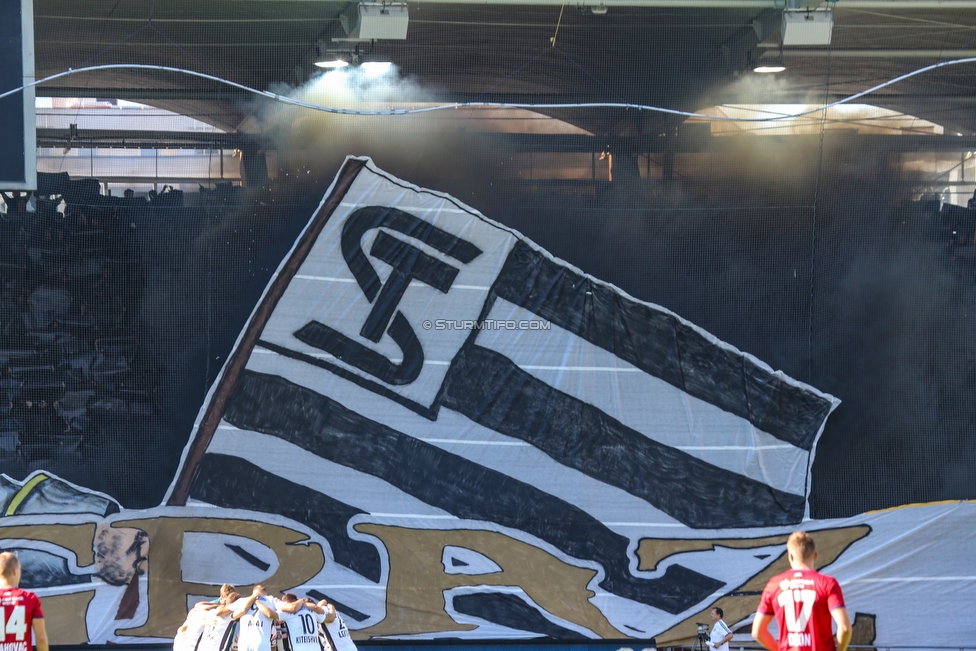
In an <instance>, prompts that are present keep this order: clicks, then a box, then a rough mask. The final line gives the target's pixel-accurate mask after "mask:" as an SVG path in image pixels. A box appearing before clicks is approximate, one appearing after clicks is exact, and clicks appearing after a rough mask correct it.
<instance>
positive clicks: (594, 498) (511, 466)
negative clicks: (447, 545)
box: [247, 355, 678, 537]
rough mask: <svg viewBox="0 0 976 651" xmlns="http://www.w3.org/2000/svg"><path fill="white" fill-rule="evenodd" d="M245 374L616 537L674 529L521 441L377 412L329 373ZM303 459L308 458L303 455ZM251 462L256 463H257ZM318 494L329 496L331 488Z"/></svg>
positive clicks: (360, 392) (467, 424)
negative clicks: (305, 394)
mask: <svg viewBox="0 0 976 651" xmlns="http://www.w3.org/2000/svg"><path fill="white" fill-rule="evenodd" d="M247 368H248V370H251V371H255V372H258V373H268V374H274V375H279V376H281V377H283V378H285V379H287V380H289V381H290V382H294V383H295V384H300V385H302V386H305V387H308V388H310V389H312V390H313V391H320V392H321V391H323V390H325V388H326V387H327V388H328V389H327V391H325V393H326V394H327V395H328V396H329V397H330V398H331V399H333V400H335V401H337V402H338V403H340V404H342V405H344V406H345V407H347V408H349V409H351V410H352V411H354V412H357V413H359V414H361V415H363V416H365V417H367V418H369V419H371V420H374V421H376V422H378V423H381V424H383V425H385V426H387V427H389V428H391V429H394V430H396V431H398V432H401V433H403V434H407V435H409V436H412V437H414V438H416V439H419V440H421V441H425V442H428V443H430V444H432V445H436V446H437V447H439V448H441V449H443V450H445V451H447V452H450V453H451V454H456V455H457V456H459V457H463V458H465V459H467V460H469V461H471V462H473V463H477V464H479V465H482V466H485V467H488V468H491V469H492V470H494V471H496V472H499V473H502V474H505V475H508V476H509V477H512V478H513V479H517V480H519V481H521V482H523V483H525V484H528V485H530V486H533V487H535V488H538V489H539V490H542V491H545V492H546V493H549V494H550V495H553V496H554V497H557V498H559V499H561V500H563V501H565V502H568V503H570V504H573V505H574V506H576V507H578V508H580V509H582V510H583V511H585V512H587V513H588V514H590V515H591V516H593V517H594V518H596V519H598V520H600V521H601V522H605V523H613V524H612V525H611V524H608V525H607V526H608V527H610V528H611V529H614V530H617V533H620V534H621V535H624V536H627V537H634V536H636V535H637V533H635V531H634V528H635V527H636V526H642V525H647V526H657V525H662V524H663V525H669V526H670V525H676V524H678V522H677V520H675V519H674V518H672V517H671V516H669V515H667V514H666V513H663V512H662V511H660V510H659V509H657V508H655V507H653V506H651V505H650V504H648V503H647V502H645V501H643V500H642V499H640V498H638V497H635V496H633V495H631V494H629V493H627V492H626V491H623V490H620V489H619V488H616V487H613V486H609V485H607V484H604V483H603V482H600V481H597V480H596V479H593V478H592V477H589V476H587V475H584V474H582V473H580V472H578V471H576V470H573V469H572V468H568V467H566V466H564V465H562V464H560V463H557V462H556V461H554V460H553V459H552V458H551V457H549V456H548V455H546V454H544V453H543V452H541V451H540V450H538V449H537V448H535V447H533V446H531V445H529V444H527V443H525V442H524V441H519V440H517V439H513V438H511V437H508V436H505V435H503V434H499V433H498V432H495V431H494V430H491V429H488V428H486V427H483V426H481V425H479V424H478V423H475V422H473V421H471V420H469V419H468V418H466V417H464V416H462V415H461V414H458V413H456V412H454V411H451V410H449V409H441V410H440V413H439V414H438V416H437V420H436V421H434V422H431V421H430V420H428V419H426V418H424V417H422V416H419V415H417V414H415V413H414V412H412V411H410V410H409V409H407V408H405V407H403V406H401V405H399V404H397V403H395V402H392V401H386V402H385V404H384V406H383V408H382V409H377V408H376V400H377V396H376V394H375V393H373V392H371V391H369V390H367V389H363V388H362V387H360V386H358V385H356V384H354V383H352V382H348V381H346V380H343V379H342V378H340V377H338V376H336V375H333V374H332V373H330V372H329V371H326V370H323V369H320V368H317V367H314V366H311V365H309V364H305V363H303V362H301V361H298V360H293V359H289V358H287V357H282V356H279V355H253V356H252V357H251V358H250V359H249V360H248V362H247ZM252 449H253V448H252ZM304 454H306V455H308V456H311V455H310V454H309V453H307V452H306V453H304ZM262 458H263V453H262ZM251 461H252V463H257V464H259V465H261V463H262V462H261V460H253V459H252V460H251ZM326 481H328V480H326ZM356 481H359V480H356ZM374 481H378V480H374ZM321 492H323V493H326V494H328V495H333V496H334V493H333V492H332V489H331V488H329V489H328V490H324V489H323V490H322V491H321ZM367 510H369V509H367ZM380 510H383V511H389V510H390V507H389V505H386V506H384V507H383V508H381V509H380Z"/></svg>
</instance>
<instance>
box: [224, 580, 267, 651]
mask: <svg viewBox="0 0 976 651" xmlns="http://www.w3.org/2000/svg"><path fill="white" fill-rule="evenodd" d="M231 608H232V609H233V610H234V614H233V615H231V617H233V618H234V619H236V620H237V621H238V623H239V624H240V630H239V631H238V634H237V649H238V651H271V624H272V622H273V621H274V620H275V619H277V618H278V613H277V612H276V611H275V608H274V602H272V601H271V598H270V597H268V593H267V592H266V591H265V589H264V586H263V585H256V586H254V591H253V592H251V596H250V597H248V598H247V599H244V598H241V599H238V600H237V601H236V602H234V603H233V604H231Z"/></svg>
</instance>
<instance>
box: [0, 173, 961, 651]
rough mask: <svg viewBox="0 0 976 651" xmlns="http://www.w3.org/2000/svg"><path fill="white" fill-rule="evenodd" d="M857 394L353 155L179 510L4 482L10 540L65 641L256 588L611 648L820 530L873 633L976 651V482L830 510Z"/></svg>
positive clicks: (239, 350) (693, 608) (186, 484)
mask: <svg viewBox="0 0 976 651" xmlns="http://www.w3.org/2000/svg"><path fill="white" fill-rule="evenodd" d="M836 404H837V401H836V400H835V399H833V398H832V397H830V396H827V395H824V394H822V393H820V392H818V391H817V390H815V389H813V388H811V387H808V386H805V385H803V384H801V383H799V382H796V381H794V380H792V379H790V378H788V377H786V376H784V375H783V374H781V373H777V372H774V371H773V370H772V369H770V368H768V367H767V366H766V365H765V364H763V363H762V362H760V361H759V360H757V359H755V358H753V357H751V356H749V355H747V354H744V353H742V352H740V351H738V350H736V349H735V348H733V347H731V346H729V345H727V344H725V343H723V342H721V341H718V340H717V339H715V338H714V337H712V336H711V335H709V334H708V333H707V332H704V331H702V330H701V329H700V328H697V327H695V326H694V325H692V324H691V323H688V322H687V321H685V320H683V319H681V318H680V317H679V316H677V315H675V314H673V313H671V312H669V311H668V310H666V309H663V308H661V307H657V306H654V305H649V304H646V303H642V302H640V301H637V300H634V299H632V298H631V297H628V296H627V295H625V294H624V293H623V292H621V291H619V290H617V289H615V288H614V287H612V286H610V285H607V284H605V283H602V282H599V281H597V280H595V279H593V278H590V277H588V276H586V275H585V274H583V273H582V272H580V271H579V270H577V269H574V268H572V267H571V266H569V265H567V264H565V263H563V262H561V261H559V260H556V259H554V258H553V257H552V256H550V255H549V254H547V253H546V252H545V251H542V250H541V249H539V248H538V247H536V246H535V245H533V244H532V243H531V242H529V241H527V240H526V239H525V238H523V237H521V236H520V235H518V234H517V233H515V232H513V231H511V230H509V229H507V228H505V227H503V226H501V225H499V224H496V223H494V222H492V221H490V220H488V219H486V218H485V217H483V216H481V215H479V214H478V213H476V212H475V211H473V210H471V209H470V208H468V207H466V206H464V205H462V204H460V203H459V202H457V201H456V200H454V199H452V198H451V197H449V196H446V195H443V194H440V193H437V192H431V191H429V190H424V189H421V188H418V187H415V186H413V185H410V184H409V183H406V182H404V181H401V180H399V179H397V178H394V177H392V176H390V175H388V174H385V173H383V172H381V171H380V170H378V169H377V168H376V167H375V166H374V165H373V164H372V163H371V162H370V161H369V160H366V159H358V158H350V159H348V160H347V161H346V163H345V165H344V166H343V169H342V170H341V171H340V173H339V175H338V177H337V178H336V181H335V182H334V183H333V186H332V188H331V189H330V191H329V192H328V194H327V195H326V197H325V198H324V199H323V201H322V203H321V205H320V206H319V209H318V210H317V212H316V213H315V214H314V215H313V217H312V219H311V220H310V222H309V224H308V226H307V227H306V229H305V230H304V232H303V233H302V234H301V236H300V237H299V238H298V240H297V241H296V243H295V245H294V247H293V249H292V250H291V252H290V253H289V254H288V255H287V256H286V258H285V260H284V261H283V262H282V263H281V265H280V267H279V268H278V270H277V272H276V274H275V275H274V277H273V278H272V281H271V282H270V284H269V285H268V287H267V288H266V290H265V293H264V295H263V296H262V298H261V299H260V301H259V302H258V305H257V307H256V308H255V310H254V312H253V313H252V315H251V318H250V319H249V321H248V323H247V325H246V327H245V329H244V331H243V332H242V333H241V334H240V336H239V337H238V340H237V342H236V345H235V347H234V350H233V352H232V354H231V356H230V358H229V359H228V360H227V362H226V364H225V366H224V368H223V369H222V371H221V373H220V375H219V377H218V378H217V381H216V382H215V383H214V385H213V387H212V388H211V390H210V393H209V395H208V396H207V399H206V401H205V402H204V405H203V408H202V409H201V412H200V414H199V416H198V419H197V422H196V424H195V426H194V430H193V432H192V435H191V438H190V441H189V443H188V445H187V447H186V449H185V450H184V453H183V458H182V462H181V465H180V469H179V472H178V474H177V476H176V477H175V479H174V481H173V484H172V485H171V486H170V489H169V492H168V495H167V497H166V503H165V504H163V505H160V506H158V507H155V508H151V509H143V510H133V509H125V508H122V507H121V505H119V504H118V503H117V502H115V501H114V500H113V499H112V498H111V497H109V496H107V495H102V494H99V493H96V492H93V491H91V490H89V489H86V488H84V487H81V486H76V485H74V484H71V483H70V482H68V481H65V480H64V479H61V478H60V477H58V476H57V475H56V474H54V473H52V472H48V471H41V470H38V471H36V472H34V473H31V474H30V475H28V476H27V477H24V478H22V479H11V478H7V477H5V476H0V514H2V515H0V548H3V549H5V550H8V549H13V550H16V551H17V552H18V554H19V557H20V559H21V562H22V563H23V566H24V577H25V581H26V584H27V585H28V587H31V588H33V589H36V590H37V592H38V593H39V594H40V596H41V598H42V600H43V604H44V606H43V607H44V613H45V615H46V617H45V619H46V620H47V621H48V622H49V624H48V632H49V634H50V636H51V640H52V642H53V643H55V644H72V645H78V644H86V643H98V644H104V643H109V642H113V643H123V644H132V643H133V642H156V643H159V642H167V641H169V640H172V638H173V635H174V634H175V633H176V630H177V627H179V626H180V624H181V623H182V622H183V620H184V618H185V617H186V609H187V607H188V606H189V605H191V604H192V603H193V602H194V601H198V600H201V599H210V598H212V597H213V596H215V595H217V593H218V590H219V588H220V585H221V584H222V583H225V582H226V583H232V584H235V585H237V586H238V588H240V589H241V590H242V591H244V592H247V591H249V590H250V587H249V586H250V585H253V584H254V583H259V582H260V583H263V584H264V585H265V586H266V587H267V589H268V590H269V592H271V593H272V594H280V593H282V592H283V591H291V592H295V593H298V594H301V595H310V596H313V597H315V598H322V597H327V598H328V599H329V600H330V601H331V602H332V603H334V604H335V605H336V607H337V609H338V610H339V611H340V612H341V613H342V615H343V617H344V619H345V621H346V623H347V624H348V626H349V628H350V629H351V630H352V635H353V637H354V638H356V639H358V640H365V639H391V638H392V639H400V640H417V641H419V644H425V643H426V641H428V640H431V639H435V638H453V639H455V640H456V641H457V646H456V647H454V648H458V647H461V646H463V645H464V644H465V643H467V642H468V641H470V640H475V639H481V640H491V639H499V640H500V639H506V638H507V639H517V640H525V641H530V640H532V639H535V638H549V639H552V640H558V641H563V642H566V643H567V644H566V645H564V646H563V647H562V648H563V649H565V648H568V647H569V646H570V644H572V645H573V646H575V643H576V642H577V641H581V640H590V641H594V645H595V646H594V648H599V649H600V651H615V650H616V649H619V648H620V646H617V644H619V643H617V642H613V643H611V642H608V641H614V640H624V639H626V638H630V639H627V641H626V642H625V643H624V644H622V645H621V646H627V647H634V648H641V647H640V646H638V645H639V644H640V640H645V639H647V638H650V637H655V638H656V639H657V643H658V645H660V646H673V645H677V644H685V645H689V644H691V643H693V642H694V640H695V635H696V626H695V623H696V622H707V621H708V619H707V618H708V612H709V610H710V609H711V608H712V607H713V606H719V607H721V608H723V609H724V611H725V620H726V622H728V624H729V625H730V626H731V627H732V628H733V630H735V631H737V636H736V638H735V642H737V643H738V642H742V643H746V642H751V639H750V637H749V635H748V630H749V628H748V627H749V622H750V618H751V616H752V614H753V613H754V612H755V610H756V607H757V605H758V601H759V594H760V591H761V590H762V588H763V587H764V585H765V583H766V582H767V581H768V580H769V579H770V578H771V577H773V576H775V575H776V574H778V573H779V572H782V571H785V570H786V569H787V567H788V560H787V558H786V550H785V543H786V539H787V537H788V535H789V533H790V532H791V531H793V530H795V529H804V530H807V531H810V532H811V533H812V534H813V535H814V539H815V540H816V543H817V550H818V553H819V557H818V561H819V566H820V567H821V568H824V567H825V568H826V570H827V571H828V572H830V573H831V574H833V575H834V576H836V577H837V578H838V580H839V581H840V582H841V585H842V586H843V589H844V595H845V600H846V605H847V607H848V611H849V612H850V613H851V615H852V618H853V619H854V641H855V643H857V644H861V645H872V646H873V647H875V648H880V647H903V646H906V645H915V646H928V647H946V648H949V647H951V648H964V647H967V646H972V639H973V626H972V618H971V617H967V616H966V613H965V612H963V611H964V607H962V608H963V609H962V610H960V608H961V606H960V604H969V603H973V602H974V601H976V555H973V554H972V553H971V552H970V551H969V550H970V549H971V548H972V547H973V546H976V502H946V503H933V504H925V505H912V506H904V507H898V508H893V509H889V510H886V511H880V512H870V513H862V514H857V515H853V516H851V517H848V518H843V519H835V520H813V519H810V518H809V515H808V513H807V498H808V494H809V490H810V466H811V463H812V457H813V455H814V452H815V450H816V448H817V444H818V438H819V435H820V433H821V430H822V428H823V426H824V422H825V420H826V418H827V417H828V415H829V414H830V412H831V410H832V409H833V408H834V407H835V406H836ZM601 640H602V642H601ZM607 646H610V647H612V648H610V649H607V648H606V647H607Z"/></svg>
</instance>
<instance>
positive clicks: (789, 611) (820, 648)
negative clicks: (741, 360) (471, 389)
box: [0, 531, 852, 651]
mask: <svg viewBox="0 0 976 651" xmlns="http://www.w3.org/2000/svg"><path fill="white" fill-rule="evenodd" d="M786 551H787V557H788V559H789V562H790V568H791V569H789V570H788V571H786V572H783V573H781V574H778V575H776V576H774V577H773V578H772V579H770V580H769V583H768V584H767V585H766V589H765V590H763V593H762V597H761V598H760V600H759V608H758V610H757V611H756V615H755V618H754V619H753V622H752V636H753V637H754V638H755V639H756V641H758V642H759V643H760V644H762V646H763V647H765V648H766V649H767V650H768V651H847V647H848V645H849V644H850V641H851V634H852V628H851V621H850V618H849V616H848V614H847V608H846V606H845V605H844V595H843V593H842V592H841V588H840V584H839V583H837V580H836V579H834V578H833V577H831V576H828V575H826V574H821V573H820V572H817V571H816V570H815V569H814V563H815V562H816V559H817V551H816V547H815V546H814V542H813V538H811V537H810V534H808V533H805V532H802V531H797V532H795V533H793V534H792V535H791V536H790V537H789V540H788V541H787V543H786ZM0 557H2V555H0ZM18 578H19V575H18ZM0 579H2V577H0ZM35 599H36V598H35ZM723 614H724V613H723V611H722V609H721V608H718V607H716V608H713V609H712V619H713V621H714V622H715V627H714V628H713V629H712V635H711V642H710V644H709V646H710V647H711V648H712V649H714V650H715V651H724V650H727V649H728V642H729V640H730V639H731V638H732V631H731V629H729V627H728V626H726V624H725V622H724V621H722V616H723ZM40 616H41V615H39V614H38V615H35V617H40ZM774 620H775V622H776V628H777V629H778V632H779V640H776V639H775V638H774V637H773V635H772V632H771V631H770V630H769V627H770V625H771V624H772V622H773V621H774ZM42 621H43V620H42ZM275 621H280V622H282V623H283V624H284V626H285V628H286V632H287V639H288V640H289V643H290V651H356V645H355V644H354V643H353V641H352V639H351V638H350V637H349V630H348V629H347V628H346V625H345V623H344V622H343V621H342V618H341V617H339V615H338V614H337V613H336V611H335V607H334V606H333V605H332V604H330V603H328V602H327V601H326V600H324V599H323V600H322V601H319V602H317V603H316V602H314V601H312V600H311V599H308V598H305V599H299V598H298V597H296V596H295V595H294V594H291V593H287V594H285V595H284V598H282V599H272V598H271V597H269V596H268V594H267V593H266V592H265V590H264V587H263V586H260V585H258V586H255V587H254V591H253V592H252V593H251V596H250V597H246V598H245V597H241V596H240V595H239V594H237V592H235V591H234V588H233V586H229V585H224V586H223V587H222V588H221V590H220V599H218V600H216V601H213V602H202V603H198V604H197V605H196V606H194V607H193V609H192V610H191V611H190V614H189V615H188V616H187V619H186V623H184V624H183V626H182V627H180V630H179V633H178V634H177V636H176V639H175V640H174V642H173V651H230V649H231V645H232V642H233V637H234V636H233V630H234V626H232V624H233V623H234V622H237V623H238V624H239V633H238V640H237V651H272V647H271V632H272V626H273V623H274V622H275ZM834 628H836V632H835V631H834ZM320 630H321V631H322V633H323V635H322V636H320V635H319V631H320ZM42 631H43V627H42ZM28 648H29V647H28ZM38 650H39V651H47V650H46V649H41V644H40V641H39V642H38ZM0 651H7V650H6V649H0ZM10 651H15V650H13V649H11V650H10ZM16 651H19V650H16ZM25 651H26V650H25ZM286 651H287V650H286Z"/></svg>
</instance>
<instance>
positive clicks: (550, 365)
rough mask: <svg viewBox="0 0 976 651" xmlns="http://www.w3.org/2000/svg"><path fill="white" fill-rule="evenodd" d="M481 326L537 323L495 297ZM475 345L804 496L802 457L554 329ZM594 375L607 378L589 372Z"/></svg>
mask: <svg viewBox="0 0 976 651" xmlns="http://www.w3.org/2000/svg"><path fill="white" fill-rule="evenodd" d="M488 319H490V320H494V321H515V322H520V321H521V322H529V321H539V320H540V317H539V316H538V315H536V314H533V313H532V312H530V311H529V310H526V309H524V308H521V307H519V306H517V305H514V304H512V303H510V302H508V301H506V300H504V299H501V298H499V299H496V301H495V303H494V305H493V306H492V309H491V311H490V313H489V315H488ZM475 343H476V344H477V345H478V346H482V347H484V348H489V349H491V350H494V351H495V352H498V353H501V354H502V355H505V356H506V357H507V358H509V359H510V360H512V361H513V362H514V363H515V364H516V365H518V366H519V367H520V368H522V369H523V370H525V371H526V372H528V373H529V374H531V375H532V376H533V377H535V378H537V379H539V380H541V381H542V382H545V383H546V384H548V385H549V386H551V387H553V388H555V389H557V390H559V391H561V392H563V393H566V394H568V395H570V396H572V397H573V398H576V399H577V400H581V401H582V402H585V403H587V404H590V405H593V406H594V407H597V408H598V409H600V410H602V411H603V412H604V413H606V414H608V415H610V416H611V417H613V418H614V419H616V420H618V421H619V422H621V423H623V424H624V425H626V426H627V427H630V428H631V429H634V430H636V431H638V432H640V433H641V434H643V435H644V436H647V437H648V438H650V439H653V440H655V441H657V442H659V443H663V444H664V445H668V446H671V447H674V448H677V449H680V450H684V451H685V452H687V453H689V454H691V455H692V456H694V457H697V458H699V459H701V460H702V461H705V462H707V463H710V464H712V465H715V466H718V467H719V468H724V469H725V470H729V471H731V472H735V473H738V474H740V475H745V476H746V477H749V478H751V479H755V480H757V481H761V482H763V483H764V484H767V485H769V486H772V487H774V488H777V489H779V490H782V491H785V492H788V493H793V494H795V495H805V494H806V475H807V465H808V463H809V453H808V452H807V451H806V450H802V449H800V448H797V447H795V446H793V445H790V444H789V443H785V442H783V441H781V440H779V439H777V438H776V437H774V436H772V435H770V434H768V433H766V432H763V431H761V430H759V429H757V428H756V427H755V426H754V425H752V424H751V423H750V422H749V421H747V420H745V419H744V418H740V417H738V416H735V415H733V414H730V413H729V412H727V411H724V410H723V409H721V408H720V407H718V406H716V405H713V404H711V403H709V402H706V401H704V400H701V399H699V398H695V397H693V396H690V395H688V394H687V393H685V392H684V391H682V390H681V389H679V388H677V387H675V386H673V385H671V384H669V383H667V382H665V381H664V380H661V379H659V378H656V377H654V376H652V375H649V374H647V373H644V372H642V371H641V370H640V369H638V368H636V367H634V366H633V365H631V364H629V363H627V362H625V361H623V360H621V359H620V358H618V357H616V356H615V355H614V354H613V353H611V352H609V351H607V350H605V349H603V348H600V347H599V346H595V345H593V344H591V343H589V342H588V341H586V340H585V339H582V338H580V337H577V336H576V335H574V334H573V333H571V332H569V331H567V330H564V329H563V328H560V327H559V326H556V325H553V324H550V325H549V326H548V329H545V330H542V329H523V330H507V329H486V330H481V331H479V332H478V335H477V339H476V340H475ZM581 369H590V370H588V371H583V370H581ZM595 369H600V370H613V371H614V372H601V373H595V372H593V370H595Z"/></svg>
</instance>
